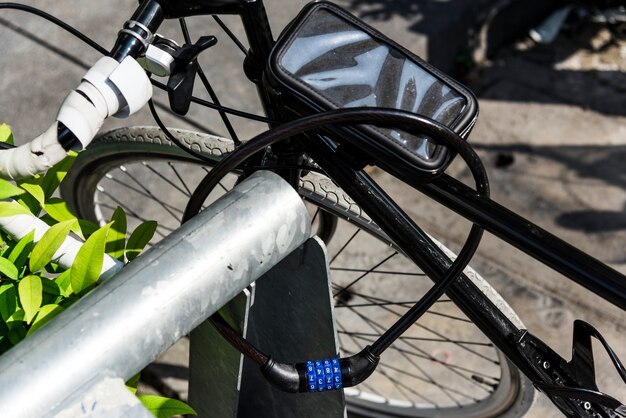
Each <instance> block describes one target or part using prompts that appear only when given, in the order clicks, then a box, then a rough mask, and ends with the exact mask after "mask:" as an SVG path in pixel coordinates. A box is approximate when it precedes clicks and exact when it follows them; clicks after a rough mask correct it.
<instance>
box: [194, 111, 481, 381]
mask: <svg viewBox="0 0 626 418" xmlns="http://www.w3.org/2000/svg"><path fill="white" fill-rule="evenodd" d="M357 124H368V125H374V126H379V127H380V126H385V127H389V126H392V125H394V124H395V125H396V126H397V125H400V127H401V128H403V129H405V130H406V131H407V132H408V133H412V134H419V135H427V136H428V137H429V138H434V140H435V141H436V142H438V143H442V145H444V146H446V147H448V148H449V149H452V150H454V151H456V152H457V153H458V154H459V155H460V156H461V158H462V159H463V160H464V161H465V162H466V164H467V165H468V167H469V168H470V171H471V173H472V176H473V177H474V181H475V183H476V189H477V192H478V193H480V194H481V195H483V196H486V197H488V196H489V180H488V178H487V174H486V172H485V169H484V166H483V165H482V163H481V161H480V158H479V157H478V156H477V155H476V153H475V152H474V151H473V150H472V148H471V147H470V146H469V145H468V144H467V143H466V142H465V141H464V140H463V139H462V138H460V137H459V136H458V135H457V134H455V133H454V132H452V131H451V130H450V129H449V128H447V127H446V126H444V125H441V124H439V123H437V122H435V121H433V120H430V119H428V118H424V117H422V116H419V115H415V114H411V113H408V112H404V111H399V110H391V109H372V108H355V109H340V110H334V111H329V112H325V113H320V114H317V115H313V116H308V117H305V118H301V119H298V120H296V121H293V122H289V123H286V124H284V125H280V126H278V127H276V128H275V129H272V130H270V131H267V132H264V133H262V134H260V135H257V136H256V137H255V138H253V139H252V140H250V141H248V142H247V143H245V144H243V145H242V146H241V147H239V148H238V149H237V150H235V151H233V153H231V154H230V155H229V156H227V157H226V158H225V159H224V160H222V161H221V162H220V163H219V164H218V165H217V166H216V167H214V169H213V170H212V171H211V173H210V174H209V175H207V176H206V177H205V178H204V179H203V181H202V182H201V183H200V185H199V186H198V187H197V188H196V190H195V191H194V194H193V195H192V197H191V199H190V201H189V202H188V205H187V208H186V209H185V213H184V215H183V222H185V221H186V220H188V219H189V218H190V217H191V216H192V215H193V214H194V213H195V212H197V210H196V207H197V202H204V199H205V198H206V196H207V195H208V194H209V193H210V192H211V191H212V190H213V189H214V188H215V186H217V184H218V183H219V181H220V180H221V179H222V177H223V176H224V175H226V174H227V173H229V172H231V171H232V170H234V169H235V168H236V167H238V166H239V165H241V164H243V163H244V162H245V161H246V160H247V159H248V158H249V157H251V156H252V155H254V154H256V153H257V152H259V151H261V150H262V149H264V148H265V147H267V146H270V145H271V144H273V143H275V142H278V141H281V140H284V139H286V138H289V137H293V136H294V135H296V134H301V133H303V132H305V131H309V130H312V129H318V128H321V127H328V126H332V125H357ZM361 145H362V147H361V149H363V150H364V151H366V152H367V151H368V150H367V147H365V146H363V145H364V144H361ZM482 232H483V230H482V228H481V227H480V226H478V225H472V228H471V230H470V233H469V235H468V238H467V240H466V242H465V244H464V245H463V248H462V249H461V251H460V253H459V255H458V256H457V257H456V259H455V260H454V261H453V262H452V265H451V266H450V267H449V268H448V270H447V271H446V273H445V274H444V276H443V277H442V278H440V279H439V280H437V281H436V282H435V284H434V286H433V287H432V288H431V289H430V290H429V291H428V292H427V293H426V294H425V295H424V296H423V297H422V298H421V299H420V300H419V301H418V303H416V304H415V305H414V306H413V307H412V308H411V309H410V310H409V311H408V312H407V313H405V314H404V315H403V316H402V317H401V318H400V319H399V320H398V321H397V322H396V323H395V324H394V325H392V326H391V327H390V328H389V329H388V330H387V331H386V332H385V333H384V334H383V335H381V337H379V338H378V340H377V341H375V342H374V343H373V344H372V345H371V346H368V347H365V349H364V350H363V351H362V352H360V353H358V354H356V355H354V356H351V357H350V358H348V359H344V360H343V361H345V362H347V363H350V362H351V363H352V364H357V363H360V364H361V365H362V367H359V369H360V370H358V371H356V374H357V375H358V378H357V379H355V380H354V383H355V384H356V383H358V382H360V381H362V380H364V379H365V378H367V377H368V376H369V375H370V374H371V373H372V372H373V371H374V369H375V367H376V365H377V363H378V358H379V356H380V354H381V353H382V352H383V351H384V350H385V349H387V348H388V347H389V345H390V344H391V343H392V342H393V341H395V340H396V339H397V338H398V337H399V336H400V335H401V334H402V333H403V332H404V331H406V329H407V328H408V327H409V326H411V325H412V324H413V323H414V322H415V321H416V320H417V319H418V318H419V317H420V316H421V315H422V314H423V313H424V312H426V311H427V310H428V309H429V308H430V307H431V306H432V305H433V304H434V302H435V301H436V300H437V299H439V298H440V297H441V296H442V295H443V293H444V292H445V291H446V290H447V288H448V287H449V285H450V284H451V283H452V282H453V281H454V280H455V279H456V278H458V277H459V276H460V274H461V273H462V271H463V270H464V269H465V267H466V266H467V265H468V264H469V261H470V259H471V258H472V256H473V255H474V253H475V251H476V249H477V248H478V245H479V243H480V239H481V238H482ZM240 340H243V338H242V337H241V336H239V335H234V334H233V335H230V337H229V341H230V342H231V343H232V344H234V345H236V346H238V347H243V346H244V344H243V343H242V342H241V341H240ZM242 352H243V354H245V355H252V354H253V353H246V352H244V351H242ZM274 363H275V362H273V363H272V364H274ZM283 366H285V367H289V368H293V367H296V368H297V365H295V366H289V365H286V364H283ZM294 370H295V369H294ZM291 383H293V382H291Z"/></svg>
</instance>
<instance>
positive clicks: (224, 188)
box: [202, 167, 230, 193]
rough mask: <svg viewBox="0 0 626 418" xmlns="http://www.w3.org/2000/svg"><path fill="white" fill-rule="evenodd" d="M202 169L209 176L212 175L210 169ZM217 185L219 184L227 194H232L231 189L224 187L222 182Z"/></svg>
mask: <svg viewBox="0 0 626 418" xmlns="http://www.w3.org/2000/svg"><path fill="white" fill-rule="evenodd" d="M202 169H203V170H204V171H205V172H206V173H207V174H209V173H210V170H209V169H208V168H206V167H202ZM217 184H218V185H219V186H220V187H221V188H222V190H224V191H225V192H226V193H228V192H230V189H228V188H226V186H224V185H223V184H222V182H221V181H220V182H219V183H217Z"/></svg>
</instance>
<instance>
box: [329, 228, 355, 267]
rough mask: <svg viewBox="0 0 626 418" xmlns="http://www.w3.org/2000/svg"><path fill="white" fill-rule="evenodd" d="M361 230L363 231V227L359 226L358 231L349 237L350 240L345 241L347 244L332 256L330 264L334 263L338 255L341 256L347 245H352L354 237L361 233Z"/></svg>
mask: <svg viewBox="0 0 626 418" xmlns="http://www.w3.org/2000/svg"><path fill="white" fill-rule="evenodd" d="M359 232H361V229H358V228H357V230H356V232H355V233H354V234H352V236H351V237H350V238H348V241H346V243H345V244H343V246H342V247H341V248H340V249H339V251H337V253H336V254H335V255H334V256H333V258H331V260H330V261H329V262H328V264H329V265H332V264H333V262H334V261H335V259H336V258H337V257H339V255H340V254H341V253H342V252H343V251H344V250H345V249H346V247H347V246H348V245H350V243H351V242H352V240H353V239H354V237H356V236H357V235H358V234H359Z"/></svg>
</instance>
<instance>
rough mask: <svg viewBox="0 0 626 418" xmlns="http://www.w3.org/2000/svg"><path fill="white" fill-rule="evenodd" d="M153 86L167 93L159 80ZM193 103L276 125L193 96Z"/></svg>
mask: <svg viewBox="0 0 626 418" xmlns="http://www.w3.org/2000/svg"><path fill="white" fill-rule="evenodd" d="M152 85H153V86H155V87H156V88H159V89H161V90H165V91H167V86H166V85H165V84H163V83H161V82H159V81H157V80H154V79H153V80H152ZM191 101H192V102H194V103H196V104H198V105H200V106H204V107H208V108H209V109H213V110H218V111H219V110H221V111H223V112H225V113H230V114H231V115H235V116H239V117H242V118H246V119H250V120H254V121H258V122H263V123H268V124H272V123H275V121H274V120H272V119H269V118H267V117H265V116H260V115H255V114H253V113H248V112H243V111H241V110H237V109H233V108H230V107H226V106H222V105H219V106H218V105H216V104H214V103H211V102H209V101H206V100H203V99H200V98H199V97H195V96H192V97H191Z"/></svg>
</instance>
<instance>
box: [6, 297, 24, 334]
mask: <svg viewBox="0 0 626 418" xmlns="http://www.w3.org/2000/svg"><path fill="white" fill-rule="evenodd" d="M16 297H17V295H16ZM16 300H17V299H16ZM22 322H24V309H22V308H20V307H18V308H16V309H15V312H13V314H11V316H10V317H8V318H7V319H6V324H7V326H8V327H9V329H13V328H15V327H19V326H21V325H22Z"/></svg>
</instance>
